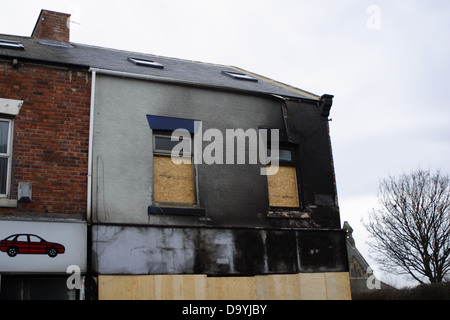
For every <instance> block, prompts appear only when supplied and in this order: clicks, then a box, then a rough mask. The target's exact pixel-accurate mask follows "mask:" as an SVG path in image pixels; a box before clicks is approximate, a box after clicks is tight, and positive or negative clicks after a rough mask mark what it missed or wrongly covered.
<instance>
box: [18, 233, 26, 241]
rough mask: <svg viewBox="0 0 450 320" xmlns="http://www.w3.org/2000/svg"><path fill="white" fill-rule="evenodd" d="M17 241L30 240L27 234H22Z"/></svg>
mask: <svg viewBox="0 0 450 320" xmlns="http://www.w3.org/2000/svg"><path fill="white" fill-rule="evenodd" d="M16 241H17V242H28V236H27V235H25V234H21V235H19V236H18V237H17V239H16Z"/></svg>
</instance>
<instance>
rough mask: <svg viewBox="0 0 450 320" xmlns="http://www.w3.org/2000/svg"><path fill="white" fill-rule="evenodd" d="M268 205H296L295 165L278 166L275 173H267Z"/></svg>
mask: <svg viewBox="0 0 450 320" xmlns="http://www.w3.org/2000/svg"><path fill="white" fill-rule="evenodd" d="M267 183H268V186H269V205H270V206H271V207H298V206H299V203H298V190H297V177H296V174H295V167H288V166H280V167H279V169H278V172H277V174H275V175H268V176H267Z"/></svg>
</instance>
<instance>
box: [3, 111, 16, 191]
mask: <svg viewBox="0 0 450 320" xmlns="http://www.w3.org/2000/svg"><path fill="white" fill-rule="evenodd" d="M0 122H7V123H8V137H7V139H6V141H7V147H6V153H0V158H1V159H7V168H6V186H5V193H0V198H9V197H10V191H11V174H12V150H13V146H12V144H13V135H14V119H11V118H6V117H1V116H0Z"/></svg>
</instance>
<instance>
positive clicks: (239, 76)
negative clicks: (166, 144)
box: [222, 71, 258, 82]
mask: <svg viewBox="0 0 450 320" xmlns="http://www.w3.org/2000/svg"><path fill="white" fill-rule="evenodd" d="M222 73H223V74H226V75H227V76H229V77H232V78H233V79H237V80H246V81H253V82H258V79H256V78H254V77H251V76H249V75H248V74H245V73H239V72H231V71H222Z"/></svg>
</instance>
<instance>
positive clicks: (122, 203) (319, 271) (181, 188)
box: [91, 73, 350, 299]
mask: <svg viewBox="0 0 450 320" xmlns="http://www.w3.org/2000/svg"><path fill="white" fill-rule="evenodd" d="M94 78H96V80H95V84H96V91H95V93H94V94H95V118H94V143H93V177H92V178H93V185H92V190H93V195H92V196H93V197H92V198H93V203H92V209H93V215H92V219H93V221H92V230H91V231H92V271H93V272H94V273H96V274H98V275H99V297H100V298H124V297H125V298H130V297H134V296H133V295H132V294H131V292H141V293H142V294H140V293H139V294H138V295H137V296H138V297H139V298H142V297H147V298H148V297H151V298H156V297H162V298H164V297H165V298H170V297H178V295H177V293H176V290H175V289H174V288H178V289H180V288H181V289H180V290H182V291H183V292H188V291H189V290H191V289H192V288H197V287H198V288H203V289H199V290H200V291H198V292H197V293H198V294H199V295H194V296H190V295H183V294H182V295H181V296H183V297H186V296H187V297H190V298H192V297H194V298H198V297H202V298H211V297H213V298H223V297H234V296H235V295H236V291H239V289H236V288H238V287H236V285H234V284H236V283H237V281H236V277H238V278H239V279H241V280H242V283H241V285H242V286H243V288H244V287H245V290H247V289H248V288H253V289H251V290H250V289H248V290H250V291H249V292H248V294H247V293H246V294H243V295H242V297H243V298H246V299H253V298H258V297H265V298H267V299H271V298H277V297H278V298H283V299H285V298H286V299H289V298H292V299H294V298H299V297H300V292H301V291H302V290H306V291H307V292H309V293H308V294H304V295H303V296H302V297H314V296H317V297H325V298H329V296H328V295H327V294H325V295H322V293H324V292H328V293H331V292H338V293H339V294H336V295H334V296H335V297H340V298H348V297H349V292H350V291H349V290H350V289H349V282H348V274H347V272H348V262H347V255H346V246H345V233H344V232H343V231H342V230H341V228H340V218H339V207H338V204H337V196H336V185H335V177H334V167H333V159H332V153H331V145H330V137H329V130H328V117H327V116H328V114H327V112H326V110H325V111H324V108H325V109H326V106H325V107H324V105H323V102H322V101H321V100H320V99H317V100H314V99H309V100H308V99H298V98H295V97H290V98H287V97H280V96H276V95H271V94H268V93H266V94H262V93H251V92H239V91H236V90H223V89H220V88H205V87H199V86H195V85H192V84H185V85H180V84H173V83H163V82H158V81H142V80H139V79H130V78H119V77H114V76H110V75H105V74H101V73H99V74H97V75H96V77H94ZM286 98H287V99H286ZM328 107H329V106H328ZM199 124H201V127H200V128H199ZM177 128H183V129H186V131H187V132H189V134H190V135H191V139H192V142H193V144H194V150H193V152H190V150H188V151H187V152H186V153H187V157H191V158H190V159H191V161H190V162H189V161H188V162H187V163H184V164H183V165H179V166H177V165H174V164H173V163H172V161H171V160H170V153H168V150H169V149H171V148H172V146H173V144H171V142H170V139H168V138H167V137H168V136H167V134H168V133H171V131H173V130H175V129H177ZM230 129H231V130H239V129H242V130H243V131H247V130H254V131H255V132H259V131H258V130H260V129H267V130H268V132H269V134H271V132H272V131H271V130H272V129H278V130H279V133H280V136H279V138H280V142H279V145H280V150H284V151H283V153H280V159H281V160H280V170H279V173H280V175H279V176H275V177H268V176H266V175H262V174H261V170H262V169H264V168H265V167H266V165H265V164H264V163H260V162H257V163H250V161H249V152H250V151H251V148H252V145H251V144H250V143H248V141H249V140H246V142H247V143H246V146H245V152H246V162H245V163H244V164H238V163H237V162H234V163H231V164H230V163H227V162H226V161H225V158H226V155H225V154H224V156H223V160H224V161H223V164H222V163H213V164H211V163H207V161H202V162H199V161H198V158H196V156H198V154H197V153H196V150H195V142H196V139H197V137H198V133H199V131H200V132H202V133H203V134H205V132H208V130H213V131H210V132H215V133H219V134H221V135H222V137H224V139H225V138H226V137H227V136H226V133H227V130H230ZM201 141H202V143H203V144H202V147H201V149H200V150H201V151H204V150H205V148H206V150H208V149H207V148H208V147H211V145H210V143H212V142H213V141H215V142H217V141H216V140H215V139H214V137H213V138H212V137H210V136H209V137H208V135H207V134H205V135H204V136H203V139H202V140H201ZM197 142H198V141H197ZM223 143H224V144H226V141H223ZM225 152H226V148H224V153H225ZM200 156H202V154H200ZM236 159H237V155H234V159H233V160H236ZM202 160H205V159H202ZM280 275H286V276H288V275H289V276H292V278H289V279H288V278H285V279H284V280H283V279H282V278H280V277H279V276H280ZM130 276H134V277H136V278H130ZM163 276H165V278H164V279H162V278H158V277H163ZM173 276H180V277H181V278H173ZM244 278H245V279H244ZM217 279H218V280H217ZM300 279H301V280H300ZM161 281H162V282H161ZM173 281H174V282H173ZM177 281H181V282H177ZM163 282H164V283H165V285H163V284H162V283H163ZM243 283H245V284H246V285H245V286H244V285H243ZM124 287H126V288H128V287H130V288H131V287H132V289H130V291H128V290H127V291H126V293H123V292H124V291H123V288H124ZM247 287H248V288H247ZM170 288H172V289H173V290H172V289H170ZM205 288H206V289H205ZM269 288H271V289H269ZM178 289H177V290H178ZM266 289H267V290H266ZM291 289H292V290H291ZM161 290H162V291H164V292H166V293H167V295H165V294H163V295H159V293H157V292H160V291H161ZM245 290H244V291H245ZM162 291H161V292H162ZM306 291H304V292H306ZM149 292H153V293H152V294H150V295H147V293H149ZM161 292H160V293H161ZM245 292H247V291H245ZM261 292H265V293H264V294H263V295H260V294H259V293H261ZM277 292H286V294H283V295H281V296H279V295H277ZM288 292H290V293H288ZM128 294H131V295H128ZM181 296H180V297H181Z"/></svg>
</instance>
